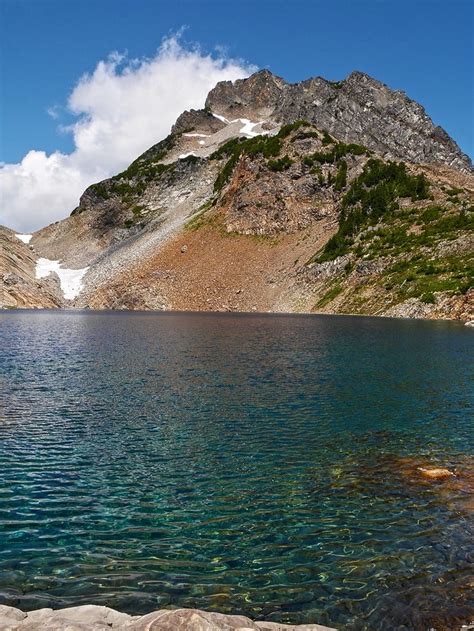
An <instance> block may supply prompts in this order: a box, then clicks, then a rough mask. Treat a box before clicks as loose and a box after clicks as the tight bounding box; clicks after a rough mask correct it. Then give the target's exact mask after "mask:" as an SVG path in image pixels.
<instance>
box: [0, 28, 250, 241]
mask: <svg viewBox="0 0 474 631" xmlns="http://www.w3.org/2000/svg"><path fill="white" fill-rule="evenodd" d="M253 70H254V68H253V67H251V66H248V65H247V64H245V63H242V62H239V61H235V60H232V59H228V58H227V57H226V56H225V55H224V54H222V53H219V56H218V57H213V56H211V55H206V54H204V53H203V52H202V51H201V50H199V48H196V47H194V48H189V47H184V46H183V45H182V44H181V43H180V41H179V39H178V38H177V37H171V38H168V39H166V40H164V41H163V43H162V45H161V46H160V48H159V49H158V51H157V53H156V55H155V56H154V57H153V58H150V59H140V60H137V59H129V58H128V57H126V56H124V55H119V54H118V53H113V54H111V55H110V56H109V58H108V59H106V60H103V61H100V62H99V63H98V64H97V66H96V68H95V70H94V72H93V73H92V74H86V75H84V76H83V77H82V78H81V79H80V80H79V82H78V83H77V85H76V87H75V88H74V90H73V91H72V93H71V95H70V96H69V100H68V109H69V110H70V111H71V112H72V113H73V114H74V115H75V116H76V117H77V118H76V122H75V123H73V124H72V125H70V126H69V127H67V128H66V129H67V131H68V132H69V133H72V135H73V138H74V146H75V149H74V151H73V152H72V153H70V154H64V153H61V152H59V151H56V152H54V153H52V154H50V155H47V154H46V153H45V152H44V151H36V150H31V151H29V152H28V153H27V155H26V156H25V157H24V158H23V160H22V161H21V162H20V163H18V164H5V165H1V168H0V187H1V190H2V200H1V201H2V205H1V209H0V210H1V221H2V223H4V224H6V225H8V226H9V227H11V228H14V229H15V230H17V231H20V232H30V231H33V230H37V229H38V228H41V227H43V226H45V225H47V224H48V223H51V222H52V221H56V220H58V219H62V218H63V217H66V216H67V215H68V214H69V213H70V212H71V210H72V209H73V208H74V207H75V206H77V204H78V201H79V197H80V195H81V194H82V192H83V191H84V189H85V188H86V187H87V186H89V185H90V184H92V183H93V182H97V181H98V180H101V179H103V178H105V177H109V176H110V175H112V174H113V173H116V172H117V171H120V170H122V169H123V168H125V167H126V166H127V165H128V164H129V163H130V162H131V161H132V160H134V159H135V158H136V157H137V156H138V155H139V154H140V153H142V152H143V151H145V149H147V148H148V147H150V146H151V145H153V144H154V143H156V142H158V141H159V140H161V139H162V138H164V137H165V136H166V135H167V134H168V133H169V130H170V127H171V125H172V124H173V123H174V121H175V120H176V118H177V116H178V115H179V114H180V113H181V112H182V111H184V110H186V109H190V108H199V107H202V106H203V105H204V101H205V98H206V95H207V93H208V92H209V90H210V89H211V88H212V87H214V85H215V84H216V83H217V82H218V81H223V80H235V79H237V78H240V77H244V76H247V75H248V74H249V73H250V72H252V71H253ZM57 111H58V110H57V109H56V108H54V109H53V110H52V112H54V113H57ZM50 115H51V114H50Z"/></svg>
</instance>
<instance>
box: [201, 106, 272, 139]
mask: <svg viewBox="0 0 474 631" xmlns="http://www.w3.org/2000/svg"><path fill="white" fill-rule="evenodd" d="M212 115H213V116H214V118H217V119H218V120H220V121H222V122H223V123H226V125H232V124H233V123H241V125H242V127H241V128H240V129H239V134H244V136H247V138H254V137H255V136H264V135H266V134H268V133H270V132H268V131H266V130H264V131H254V129H255V127H258V126H259V125H262V124H263V123H265V122H266V121H257V122H256V123H253V122H252V121H251V120H249V119H248V118H236V119H235V120H233V121H230V120H228V119H227V118H225V117H224V116H221V115H220V114H214V112H212Z"/></svg>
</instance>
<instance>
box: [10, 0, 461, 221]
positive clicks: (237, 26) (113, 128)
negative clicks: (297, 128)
mask: <svg viewBox="0 0 474 631" xmlns="http://www.w3.org/2000/svg"><path fill="white" fill-rule="evenodd" d="M0 10H1V33H0V42H1V43H0V47H1V60H2V76H1V88H2V94H1V97H2V98H1V101H2V110H1V119H0V123H1V125H0V127H1V129H0V131H1V137H0V140H1V142H0V161H1V162H4V163H6V167H3V168H2V169H0V180H1V183H0V185H2V189H3V200H4V201H3V206H4V208H3V209H2V208H0V212H2V210H3V213H2V217H1V218H0V221H1V222H3V223H7V224H8V225H12V226H13V225H14V226H16V227H17V228H18V229H36V228H37V227H39V226H40V225H45V223H47V222H50V221H54V220H57V219H58V218H61V217H64V216H66V215H67V214H68V213H69V212H70V211H71V210H72V209H73V208H74V207H75V206H76V205H77V203H78V199H79V196H80V194H81V193H82V191H83V190H84V188H85V187H86V186H88V185H89V184H91V183H92V182H94V181H98V180H100V179H103V178H104V177H108V176H109V175H112V174H113V173H116V172H117V171H119V170H121V169H122V168H124V167H125V166H126V165H127V164H129V163H130V162H131V161H132V160H133V159H134V158H135V157H136V156H137V155H139V154H140V153H141V152H142V151H143V150H145V149H146V148H147V147H148V146H150V145H152V144H154V143H155V142H157V141H158V140H160V139H161V138H162V137H163V136H164V135H166V133H168V130H169V128H170V125H171V124H172V122H173V121H174V120H175V118H176V116H177V115H178V114H179V113H180V112H181V111H182V110H183V109H187V108H189V107H200V106H202V104H203V102H204V98H205V94H206V93H207V91H208V90H209V89H210V87H212V85H213V84H214V83H215V82H216V81H217V80H221V79H228V78H230V79H235V78H237V77H238V76H245V75H247V74H248V73H249V72H251V71H252V70H253V69H255V68H268V69H270V70H271V71H272V72H274V73H276V74H278V75H280V76H282V77H284V78H285V79H286V80H287V81H291V82H296V81H300V80H303V79H306V78H308V77H311V76H316V75H321V76H323V77H325V78H327V79H330V80H340V79H343V78H345V77H346V76H347V75H348V74H349V73H350V72H351V71H353V70H362V71H364V72H366V73H368V74H370V75H372V76H373V77H375V78H377V79H379V80H381V81H383V82H385V83H387V84H388V85H389V86H390V87H392V88H395V89H401V90H404V91H405V92H406V93H407V94H408V96H410V97H411V98H413V99H415V100H417V101H418V102H420V103H421V104H422V105H423V106H424V107H425V108H426V111H427V113H428V114H429V115H430V116H431V118H432V119H433V120H434V122H435V123H436V124H439V125H441V126H442V127H444V128H445V129H446V130H447V131H448V133H449V134H450V135H451V136H452V137H453V138H454V139H455V140H456V141H457V142H458V144H459V145H460V147H461V148H462V149H463V150H464V151H465V152H466V153H468V154H469V155H471V156H473V155H474V139H473V74H472V59H473V58H474V55H473V52H474V51H473V41H472V31H473V26H474V25H473V12H474V2H472V0H391V1H388V0H352V1H351V0H331V1H329V0H324V1H322V0H312V1H311V0H304V1H303V0H291V1H290V0H287V1H283V0H252V1H251V0H243V1H239V0H234V1H233V2H230V1H228V0H219V1H217V0H166V1H165V0H0ZM178 32H182V35H181V36H180V37H179V38H178V39H176V37H174V39H173V36H175V35H176V33H178ZM166 38H168V40H166ZM169 38H171V39H169ZM164 39H165V42H166V43H165V45H164V46H163V44H162V43H163V40H164ZM195 45H198V46H199V47H200V48H199V50H196V49H195V48H193V46H195ZM160 46H161V49H160ZM114 51H118V52H120V53H126V55H127V56H126V57H125V58H124V59H122V60H120V61H118V60H117V58H116V57H113V58H110V57H109V55H110V53H112V52H114ZM209 55H211V59H210V58H209ZM229 60H231V61H229ZM193 73H194V75H193ZM84 75H87V76H86V78H85V79H83V81H82V83H80V79H81V77H84ZM127 75H130V77H129V78H127ZM146 75H149V77H148V79H149V80H147V79H146ZM150 86H151V87H150ZM152 93H153V94H152ZM71 110H75V111H71ZM48 112H49V113H48ZM5 191H6V192H5ZM4 213H6V217H3V214H4Z"/></svg>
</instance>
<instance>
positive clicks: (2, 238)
mask: <svg viewBox="0 0 474 631" xmlns="http://www.w3.org/2000/svg"><path fill="white" fill-rule="evenodd" d="M35 270H36V258H35V256H34V253H33V250H32V248H31V247H30V246H29V245H28V244H27V243H24V242H23V241H21V240H20V239H19V238H18V236H16V234H15V233H14V232H13V230H10V229H8V228H5V227H3V226H0V274H1V288H0V309H21V308H29V309H38V308H39V309H42V308H55V307H62V306H63V304H64V302H63V300H62V298H61V292H60V290H59V282H58V281H59V279H58V278H57V277H55V278H49V279H44V280H39V279H37V278H36V271H35Z"/></svg>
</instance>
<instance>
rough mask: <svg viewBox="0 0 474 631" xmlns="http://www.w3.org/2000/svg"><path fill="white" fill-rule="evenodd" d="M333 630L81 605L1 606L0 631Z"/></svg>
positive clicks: (208, 614)
mask: <svg viewBox="0 0 474 631" xmlns="http://www.w3.org/2000/svg"><path fill="white" fill-rule="evenodd" d="M110 629H112V630H116V631H118V630H119V629H120V630H123V631H125V630H127V631H287V630H288V631H290V630H291V629H293V630H295V631H335V630H334V629H330V628H329V627H323V626H321V625H319V624H302V625H289V624H288V625H287V624H279V623H275V622H254V621H252V620H250V618H247V617H245V616H233V615H225V614H220V613H213V612H207V611H200V610H199V609H174V610H173V609H172V610H168V609H161V610H159V611H154V612H152V613H149V614H147V615H145V616H129V615H127V614H125V613H120V612H118V611H115V610H114V609H110V608H109V607H102V606H98V605H83V606H81V607H69V608H67V609H57V610H53V609H38V610H36V611H30V612H29V613H26V612H23V611H20V609H15V608H14V607H7V606H5V605H0V631H86V630H87V631H106V630H110Z"/></svg>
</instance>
